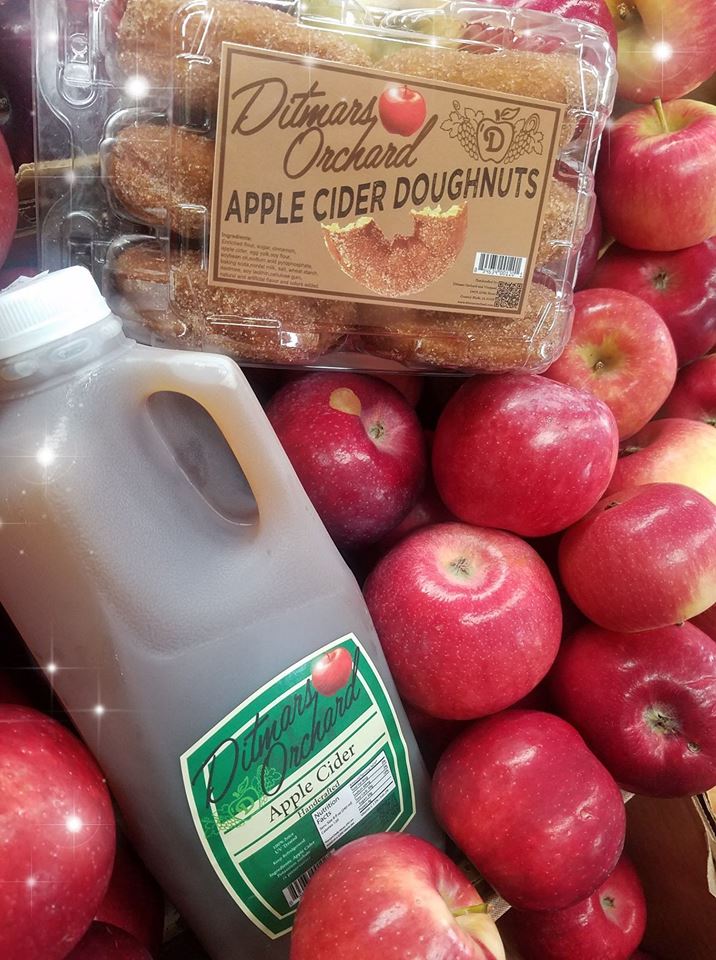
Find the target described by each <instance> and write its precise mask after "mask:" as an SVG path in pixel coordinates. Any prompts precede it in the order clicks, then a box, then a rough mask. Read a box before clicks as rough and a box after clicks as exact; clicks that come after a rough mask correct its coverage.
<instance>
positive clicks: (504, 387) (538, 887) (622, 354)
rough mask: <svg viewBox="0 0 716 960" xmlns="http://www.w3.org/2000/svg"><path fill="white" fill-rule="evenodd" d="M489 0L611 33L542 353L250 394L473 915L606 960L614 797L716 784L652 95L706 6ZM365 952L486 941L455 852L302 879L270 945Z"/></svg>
mask: <svg viewBox="0 0 716 960" xmlns="http://www.w3.org/2000/svg"><path fill="white" fill-rule="evenodd" d="M498 5H500V6H505V5H509V4H505V3H502V2H499V3H498ZM518 5H520V6H530V7H536V8H538V9H543V10H555V9H558V12H562V13H563V14H565V15H576V16H577V17H586V18H587V19H592V20H594V21H595V22H598V23H599V22H601V24H602V25H607V26H611V27H613V26H614V25H615V24H616V27H617V33H618V44H619V65H620V76H621V82H620V95H621V97H622V100H621V103H620V112H621V114H622V115H621V116H620V117H619V119H615V120H612V121H611V123H610V125H609V128H608V131H607V133H606V135H605V137H604V140H603V144H602V152H601V159H600V163H599V167H598V173H597V181H596V182H597V196H598V201H599V208H600V211H601V217H600V216H599V211H598V212H597V215H596V216H595V222H594V225H593V228H592V231H591V235H590V237H589V240H588V242H587V244H586V245H585V249H584V250H583V254H582V258H581V263H580V272H579V281H578V282H579V287H580V292H578V293H577V294H576V297H575V309H576V315H575V320H574V327H573V332H572V336H571V339H570V341H569V343H568V345H567V347H566V349H565V351H564V353H563V354H562V356H561V357H560V358H559V359H558V360H557V361H556V362H555V363H554V364H553V365H552V367H551V368H550V369H549V370H547V371H546V373H545V374H544V375H542V376H536V375H517V374H509V375H503V376H497V377H474V378H472V379H470V380H467V381H466V382H462V383H460V382H455V381H449V380H447V381H446V380H443V381H442V382H441V381H436V380H427V381H423V382H422V383H421V382H420V381H417V380H415V379H413V378H403V379H401V378H399V377H398V378H394V379H393V382H392V385H391V384H387V383H385V382H382V380H378V379H374V378H370V377H365V376H360V375H356V374H344V373H330V374H309V375H306V376H303V377H300V378H293V377H292V378H291V379H290V380H289V382H287V383H285V384H284V385H283V386H282V387H281V388H280V389H279V390H278V392H277V393H276V394H275V395H274V396H273V397H272V398H271V399H270V401H269V402H268V404H267V413H268V417H269V420H270V421H271V423H272V425H273V426H274V429H275V430H276V432H277V434H278V436H279V438H280V439H281V441H282V443H283V445H284V447H285V449H286V451H287V453H288V455H289V457H290V458H291V460H292V462H293V464H294V466H295V468H296V470H297V472H298V474H299V477H300V478H301V480H302V482H303V484H304V486H305V488H306V490H307V491H308V493H309V495H310V496H311V498H312V500H313V503H314V505H315V507H316V509H317V511H318V513H319V514H320V516H321V517H322V518H323V520H324V522H325V524H326V526H327V528H328V530H329V532H330V533H331V534H332V536H333V537H334V539H335V541H336V543H337V544H338V545H339V546H340V547H341V548H342V549H343V550H344V551H345V552H346V556H347V557H348V558H349V560H350V562H352V563H353V565H354V569H355V570H356V572H357V574H358V575H359V577H360V578H361V579H363V578H364V576H365V575H366V574H367V576H365V584H364V593H365V599H366V603H367V606H368V608H369V610H370V613H371V615H372V617H373V621H374V623H375V626H376V630H377V632H378V635H379V638H380V641H381V644H382V646H383V649H384V651H385V655H386V658H387V660H388V663H389V665H390V668H391V671H392V673H393V677H394V679H395V682H396V685H397V687H398V690H399V692H400V694H401V697H402V698H403V701H404V703H405V706H406V710H407V712H408V716H409V718H410V720H411V723H412V725H413V728H414V731H415V733H416V736H417V737H418V740H419V742H420V743H421V746H422V748H423V751H424V755H425V758H426V761H427V762H428V765H429V766H430V767H432V768H434V777H433V796H432V799H433V807H434V811H435V814H436V816H437V818H438V820H439V822H440V823H441V825H442V826H443V827H444V828H445V830H446V832H447V834H448V835H449V837H450V838H451V840H452V841H453V842H454V844H455V845H456V847H457V848H458V850H459V851H461V853H462V854H464V855H465V856H466V857H467V859H468V860H469V861H470V862H471V863H472V864H473V865H474V867H475V868H476V869H477V870H478V871H479V873H481V874H482V876H483V877H485V878H486V879H487V880H488V881H489V882H490V884H491V885H492V886H493V888H494V889H495V890H496V891H497V892H498V893H499V894H500V895H501V896H502V897H503V898H504V899H505V900H506V901H507V902H508V903H509V904H511V906H512V908H513V909H511V910H510V911H509V912H508V913H507V914H506V916H505V918H504V920H503V921H501V924H500V926H501V929H502V932H503V933H506V934H507V935H508V936H509V938H510V941H511V942H513V943H515V944H516V945H517V946H518V948H519V950H520V954H521V956H522V957H524V958H525V960H582V958H586V957H589V958H590V960H627V958H629V957H632V956H634V957H638V956H641V957H644V956H646V955H645V954H641V953H635V951H636V950H637V948H638V946H639V943H640V941H641V939H642V936H643V934H644V930H645V925H646V911H645V904H644V895H643V891H642V889H641V885H640V883H639V879H638V877H637V875H636V873H635V871H634V868H633V866H632V865H631V864H630V863H629V862H628V860H626V858H625V857H624V855H623V852H622V851H623V845H624V833H625V813H624V804H623V800H624V797H623V794H622V791H625V792H629V793H638V794H642V795H645V796H651V797H682V796H688V795H691V794H695V793H699V792H702V791H705V790H707V789H709V788H710V787H712V786H713V785H714V784H715V783H716V643H715V642H714V641H715V640H716V606H714V605H715V604H716V430H714V426H716V354H710V355H707V354H709V351H711V350H713V348H714V347H715V346H716V106H714V105H712V104H708V103H702V102H698V101H696V100H678V99H675V98H677V97H680V96H683V94H684V93H687V92H689V91H690V90H692V89H693V88H694V87H695V86H696V85H697V84H698V83H700V82H701V81H703V80H705V79H706V78H707V77H709V76H710V75H711V74H712V73H713V72H714V70H716V26H715V25H714V24H715V23H716V21H715V20H714V18H713V17H712V16H710V15H709V11H708V10H707V9H706V7H707V6H708V5H705V4H701V3H689V4H682V3H675V2H674V3H670V2H661V3H656V2H650V0H636V2H633V3H619V4H610V6H611V7H612V8H613V9H612V12H613V14H614V21H612V20H611V17H610V14H609V10H608V9H607V7H606V6H605V5H604V4H603V3H602V0H577V2H571V3H565V2H557V0H530V2H525V3H521V4H518ZM605 17H606V18H607V20H606V23H605ZM481 29H482V27H481V25H480V24H479V23H476V24H473V25H472V26H471V36H479V35H480V30H481ZM612 36H613V38H614V39H613V42H615V43H616V42H617V38H616V36H615V35H614V33H613V32H612ZM520 42H522V43H527V44H529V43H530V42H531V41H529V40H525V39H524V38H523V39H522V40H521V41H520ZM645 50H646V51H647V52H646V53H645ZM652 100H653V101H654V102H653V103H652V102H650V101H652ZM629 101H631V102H629ZM640 103H641V104H644V105H641V106H640V105H638V104H640ZM600 252H601V253H602V256H601V258H599V259H598V255H599V253H600ZM387 379H390V378H387ZM396 388H397V389H396ZM421 390H422V393H423V395H422V398H421V399H420V400H419V401H418V397H419V395H420V392H421ZM416 404H417V407H418V410H419V411H420V413H421V416H422V421H423V422H422V423H421V419H420V418H419V417H418V415H417V414H416V412H415V410H414V409H413V407H414V406H415V405H416ZM425 426H430V427H433V426H434V435H433V433H426V432H425V430H424V427H425ZM385 952H387V953H388V954H389V955H391V956H396V957H398V956H400V957H408V956H410V957H415V958H424V957H431V956H440V957H441V958H449V960H458V958H475V960H477V958H499V957H503V956H504V951H503V947H502V945H501V943H500V940H499V937H498V935H497V929H496V927H495V925H494V924H493V922H492V920H491V919H490V918H489V916H488V915H487V914H486V913H485V907H484V905H483V904H482V903H481V900H480V898H479V896H478V895H477V894H476V893H475V891H474V890H472V889H470V888H469V887H466V886H465V884H464V882H463V880H462V879H461V877H460V876H459V874H458V873H457V872H456V868H455V866H454V864H453V863H452V862H451V861H450V860H449V859H448V858H447V857H446V856H445V855H444V854H443V853H442V852H440V851H437V850H434V849H432V848H431V847H429V846H428V845H427V844H424V843H423V842H422V841H419V840H416V839H415V838H409V837H396V836H389V835H382V836H378V837H371V838H366V839H364V840H360V841H357V842H356V843H354V844H350V845H348V846H347V847H345V848H344V849H343V850H341V851H339V852H338V853H337V854H335V855H334V857H333V858H331V859H329V860H328V861H327V863H326V864H325V865H324V866H323V867H322V868H321V869H320V870H319V871H318V872H317V874H316V875H315V877H314V878H313V880H312V881H311V883H310V885H309V887H308V889H307V891H306V894H305V896H304V900H303V902H302V905H301V907H300V909H299V913H298V917H297V922H296V926H295V929H294V934H293V938H292V946H291V957H292V960H312V958H315V957H324V956H326V957H327V956H329V955H330V956H331V957H333V958H335V960H364V958H365V960H368V958H370V957H373V956H374V955H376V954H378V953H385Z"/></svg>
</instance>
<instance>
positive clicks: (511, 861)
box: [433, 710, 626, 910]
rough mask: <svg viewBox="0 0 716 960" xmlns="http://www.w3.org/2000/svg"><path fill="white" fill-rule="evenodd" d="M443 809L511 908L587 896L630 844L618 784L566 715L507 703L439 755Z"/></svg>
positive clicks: (456, 836)
mask: <svg viewBox="0 0 716 960" xmlns="http://www.w3.org/2000/svg"><path fill="white" fill-rule="evenodd" d="M433 806H434V809H435V813H436V816H437V818H438V820H439V821H440V823H441V824H442V826H443V827H444V828H445V830H446V831H447V833H448V834H450V836H451V837H452V838H453V840H454V841H455V843H456V844H457V845H458V847H460V849H461V850H462V851H463V852H464V853H465V854H466V856H467V857H468V858H469V859H470V860H471V861H472V863H473V864H474V865H475V867H476V868H477V870H478V871H479V872H480V873H481V874H482V876H484V877H485V879H486V880H487V881H488V882H489V883H490V884H491V886H492V887H494V889H495V890H497V892H498V893H500V894H501V895H502V896H503V897H504V898H505V899H506V900H507V902H508V903H511V904H512V906H513V907H519V908H520V909H523V910H559V909H562V908H563V907H568V906H570V905H571V904H573V903H576V902H577V901H579V900H583V899H584V898H585V897H588V896H590V895H591V894H592V893H593V892H594V891H595V890H596V889H597V887H598V886H599V885H600V884H602V883H603V882H604V881H605V880H606V879H607V877H608V876H609V875H610V874H611V873H612V871H613V870H614V867H615V866H616V864H617V861H618V859H619V856H620V854H621V852H622V847H623V845H624V830H625V819H626V818H625V814H624V803H623V800H622V795H621V792H620V790H619V788H618V787H617V785H616V783H615V782H614V780H613V779H612V777H611V776H610V774H609V773H607V771H606V770H605V768H604V767H603V766H602V764H601V763H600V762H599V761H598V760H597V758H596V757H595V756H594V755H593V754H592V753H591V752H590V751H589V749H588V748H587V746H586V744H585V743H584V741H583V740H582V738H581V737H580V735H579V734H578V733H577V731H576V730H575V729H574V727H572V726H570V725H569V724H568V723H566V722H565V721H564V720H562V719H560V718H559V717H555V716H553V715H551V714H549V713H541V712H539V711H534V710H505V711H504V712H503V713H498V714H496V715H495V716H493V717H487V718H486V719H484V720H478V721H476V722H475V723H474V724H472V725H471V726H470V727H469V728H468V729H467V730H466V731H465V733H463V734H461V735H460V736H459V737H458V738H457V740H455V741H454V742H453V743H452V744H451V745H450V746H449V747H448V748H447V750H446V751H445V753H444V754H443V755H442V757H441V759H440V762H439V763H438V766H437V770H436V771H435V775H434V778H433Z"/></svg>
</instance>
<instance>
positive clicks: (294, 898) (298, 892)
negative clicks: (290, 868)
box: [283, 852, 331, 907]
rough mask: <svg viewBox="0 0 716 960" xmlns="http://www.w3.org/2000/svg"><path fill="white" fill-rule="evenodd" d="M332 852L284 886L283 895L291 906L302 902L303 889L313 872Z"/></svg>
mask: <svg viewBox="0 0 716 960" xmlns="http://www.w3.org/2000/svg"><path fill="white" fill-rule="evenodd" d="M330 855H331V853H330V852H329V853H327V854H326V855H325V857H321V859H320V860H318V861H316V863H314V864H313V866H312V867H309V868H308V870H306V872H305V873H302V874H301V876H300V877H296V879H295V880H294V881H293V883H289V885H288V886H287V887H284V888H283V895H284V897H285V898H286V903H288V905H289V907H295V906H296V905H297V904H298V903H300V900H301V897H302V896H303V891H304V890H305V889H306V887H307V886H308V881H309V880H310V879H311V877H312V876H313V874H314V873H315V872H316V870H318V868H319V867H320V866H321V864H322V863H325V862H326V860H327V859H328V858H329V857H330Z"/></svg>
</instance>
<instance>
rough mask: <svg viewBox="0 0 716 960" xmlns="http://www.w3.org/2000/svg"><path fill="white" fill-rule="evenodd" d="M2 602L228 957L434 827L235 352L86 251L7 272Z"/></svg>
mask: <svg viewBox="0 0 716 960" xmlns="http://www.w3.org/2000/svg"><path fill="white" fill-rule="evenodd" d="M0 463H1V464H2V468H1V472H0V522H1V524H2V525H1V527H0V602H2V604H3V605H4V606H5V607H6V609H7V611H8V613H9V614H10V616H11V617H12V619H13V621H14V622H15V624H16V626H17V628H18V630H19V631H20V633H21V634H22V636H23V637H24V639H25V641H26V642H27V644H28V645H29V647H30V649H31V651H32V653H33V655H34V657H35V658H36V660H37V662H38V664H39V665H40V666H41V667H43V668H44V669H45V670H46V671H47V672H48V674H49V675H50V680H51V682H52V684H53V685H54V688H55V691H56V693H57V695H58V697H59V699H60V700H61V701H62V703H63V704H64V705H65V707H66V708H67V710H68V711H69V713H70V714H71V716H72V718H73V719H74V721H75V723H76V724H77V727H78V728H79V730H80V732H81V734H82V736H83V737H84V739H85V740H86V742H87V743H88V745H89V746H90V748H91V749H92V750H93V752H94V753H95V755H96V757H97V759H98V760H99V762H100V764H101V766H102V767H103V769H104V771H105V773H106V775H107V778H108V781H109V783H110V785H111V787H112V789H113V791H114V794H115V796H116V798H117V801H118V803H119V806H120V808H121V811H122V813H123V816H124V818H125V819H126V822H127V824H128V826H129V829H130V833H131V834H132V836H133V839H134V841H135V843H136V844H137V846H138V848H139V850H140V851H141V853H142V855H143V857H144V859H145V860H146V862H147V864H148V866H149V867H150V869H151V870H152V871H153V872H154V874H155V875H156V877H157V879H158V880H159V881H160V883H161V884H162V885H163V886H164V888H165V890H166V891H167V893H168V895H169V897H170V898H171V899H172V901H173V902H174V903H175V904H176V906H177V907H178V908H179V910H180V911H181V912H182V913H183V914H184V916H185V917H186V919H187V921H188V922H189V924H190V925H191V926H192V927H193V928H194V930H195V932H196V933H197V934H198V936H199V937H200V939H201V940H202V941H203V943H204V945H205V947H206V949H207V950H208V952H209V954H210V955H211V957H212V958H213V960H239V958H241V960H243V958H246V960H259V958H277V957H285V956H286V955H287V954H288V937H286V936H283V935H284V934H286V933H287V932H288V930H289V929H290V927H291V923H292V918H293V916H294V913H295V910H296V907H297V904H298V902H299V899H300V896H301V893H302V890H303V889H304V887H305V885H306V884H307V882H308V879H309V878H310V876H311V874H312V872H313V871H315V869H316V868H317V865H318V864H319V863H320V862H321V861H322V860H323V859H324V858H325V857H326V856H328V854H329V853H330V852H331V851H332V850H335V849H336V848H337V847H339V846H341V845H343V844H345V843H347V842H348V841H349V840H351V839H354V838H355V837H357V836H360V835H363V834H366V833H373V832H377V831H382V830H401V829H403V828H408V829H409V830H411V831H414V832H416V833H418V834H420V835H422V836H424V837H426V838H427V839H430V840H432V841H434V842H438V843H439V842H440V834H439V832H438V830H437V827H436V826H435V824H434V822H433V820H432V816H431V814H430V812H429V802H428V788H427V778H426V774H425V771H424V768H423V765H422V761H421V759H420V756H419V754H418V750H417V747H416V744H415V741H414V739H413V736H412V733H411V730H410V727H409V725H408V722H407V720H406V718H405V715H404V713H403V710H402V708H401V706H400V701H399V700H398V696H397V694H396V692H395V688H394V686H393V683H392V680H391V677H390V674H389V672H388V669H387V667H386V664H385V660H384V658H383V656H382V653H381V649H380V646H379V642H378V639H377V637H376V634H375V632H374V629H373V626H372V624H371V621H370V618H369V615H368V612H367V610H366V607H365V605H364V603H363V599H362V596H361V593H360V590H359V588H358V586H357V584H356V582H355V580H354V579H353V576H352V574H351V573H350V571H349V570H348V568H347V567H346V566H345V564H344V562H343V560H342V558H341V556H340V554H339V553H338V551H337V550H336V548H335V547H334V545H333V543H332V541H331V540H330V538H329V536H328V534H327V533H326V531H325V529H324V527H323V525H322V523H321V522H320V520H319V518H318V516H317V514H316V513H315V511H314V509H313V507H312V505H311V503H310V501H309V500H308V498H307V496H306V494H305V493H304V491H303V489H302V487H301V485H300V483H299V481H298V479H297V477H296V475H295V473H294V471H293V469H292V467H291V465H290V463H289V461H288V459H287V458H286V455H285V454H284V452H283V450H282V448H281V446H280V444H279V442H278V440H277V439H276V437H275V435H274V433H273V431H272V429H271V427H270V426H269V423H268V421H267V419H266V417H265V415H264V413H263V410H262V409H261V406H260V405H259V403H258V401H257V400H256V398H255V396H254V394H253V392H252V390H251V388H250V386H249V385H248V383H247V381H246V380H245V378H244V376H243V374H242V373H241V371H240V370H239V368H238V367H237V366H236V365H235V364H234V363H233V361H231V360H229V359H228V358H226V357H222V356H218V355H211V354H206V353H201V354H195V353H190V352H185V351H181V352H180V351H172V350H162V349H158V348H153V347H145V346H140V345H138V344H136V343H134V342H133V341H131V340H128V339H127V338H125V336H124V335H123V333H122V329H121V325H120V323H119V321H118V320H117V319H116V318H115V317H114V316H113V315H112V314H111V313H110V311H109V308H108V307H107V305H106V303H105V301H104V300H103V298H102V296H101V294H100V292H99V290H98V289H97V287H96V285H95V283H94V281H93V279H92V277H91V275H90V274H89V272H88V271H86V270H85V269H84V268H83V267H71V268H69V269H67V270H61V271H59V272H57V273H54V274H49V275H44V276H42V277H39V278H36V279H33V280H31V281H28V280H23V281H19V282H18V283H16V284H14V285H13V286H12V287H10V288H8V290H7V291H5V292H4V293H2V294H0Z"/></svg>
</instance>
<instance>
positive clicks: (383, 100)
mask: <svg viewBox="0 0 716 960" xmlns="http://www.w3.org/2000/svg"><path fill="white" fill-rule="evenodd" d="M378 113H379V114H380V122H381V123H382V124H383V126H384V127H385V129H386V130H387V131H388V133H397V134H398V135H399V136H401V137H412V135H413V134H414V133H417V132H418V130H419V129H420V128H421V127H422V125H423V124H424V123H425V117H426V116H427V106H426V104H425V98H424V97H423V95H422V93H419V92H418V91H417V90H411V89H410V87H408V86H407V84H400V85H395V86H391V87H387V88H386V89H385V90H384V91H383V92H382V93H381V95H380V98H379V100H378Z"/></svg>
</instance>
